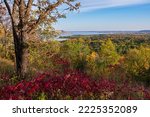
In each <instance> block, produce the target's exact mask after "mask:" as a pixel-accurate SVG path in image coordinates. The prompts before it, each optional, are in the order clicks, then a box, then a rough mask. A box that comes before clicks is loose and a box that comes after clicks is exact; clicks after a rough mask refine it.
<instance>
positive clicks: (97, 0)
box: [77, 0, 150, 11]
mask: <svg viewBox="0 0 150 117" xmlns="http://www.w3.org/2000/svg"><path fill="white" fill-rule="evenodd" d="M77 1H79V2H81V8H80V10H81V11H91V10H95V9H102V8H110V7H119V6H128V5H136V4H147V3H150V0H77Z"/></svg>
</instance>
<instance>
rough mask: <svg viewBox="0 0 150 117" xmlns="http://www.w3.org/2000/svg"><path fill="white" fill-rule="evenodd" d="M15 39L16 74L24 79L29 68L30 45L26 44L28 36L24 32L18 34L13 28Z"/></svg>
mask: <svg viewBox="0 0 150 117" xmlns="http://www.w3.org/2000/svg"><path fill="white" fill-rule="evenodd" d="M13 38H14V45H15V56H16V58H15V59H16V60H15V62H16V72H17V76H18V77H19V78H24V77H25V76H26V74H27V67H28V55H29V52H28V45H27V44H26V42H25V41H26V40H27V39H26V35H25V33H23V32H22V31H21V32H20V33H17V31H16V30H15V28H13Z"/></svg>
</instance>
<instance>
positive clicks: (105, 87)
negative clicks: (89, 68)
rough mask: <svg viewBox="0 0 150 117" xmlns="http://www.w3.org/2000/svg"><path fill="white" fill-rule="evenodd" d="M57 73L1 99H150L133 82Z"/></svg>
mask: <svg viewBox="0 0 150 117" xmlns="http://www.w3.org/2000/svg"><path fill="white" fill-rule="evenodd" d="M55 74H56V73H54V72H53V71H51V72H48V73H44V74H39V75H37V76H36V77H35V78H33V79H32V80H30V81H25V80H23V81H21V82H19V83H17V84H16V85H7V86H5V87H3V88H1V89H0V99H150V91H149V90H148V89H146V88H144V87H143V86H138V85H133V84H131V83H130V81H126V80H125V81H122V83H120V84H116V82H115V81H113V80H107V79H99V80H97V81H95V80H92V79H91V78H90V77H88V76H86V75H85V74H83V73H80V72H78V71H72V70H68V71H65V72H64V75H55Z"/></svg>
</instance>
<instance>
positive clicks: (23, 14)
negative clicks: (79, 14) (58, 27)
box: [3, 0, 80, 77]
mask: <svg viewBox="0 0 150 117" xmlns="http://www.w3.org/2000/svg"><path fill="white" fill-rule="evenodd" d="M3 2H4V4H5V6H6V8H7V11H8V14H9V15H10V18H11V24H12V31H13V39H14V45H15V56H16V71H17V75H18V76H19V77H24V76H25V74H26V73H27V67H28V59H27V58H28V55H29V52H28V43H27V41H28V40H29V39H30V38H31V35H32V34H33V33H34V32H35V31H36V30H37V29H38V28H39V26H40V27H43V28H44V27H46V26H48V25H51V24H52V23H53V22H56V21H57V19H58V18H62V17H65V12H66V11H72V10H77V9H78V8H79V6H80V3H75V0H3Z"/></svg>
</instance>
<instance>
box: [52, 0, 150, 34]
mask: <svg viewBox="0 0 150 117" xmlns="http://www.w3.org/2000/svg"><path fill="white" fill-rule="evenodd" d="M77 1H79V2H81V7H80V11H79V12H72V13H69V14H67V18H66V19H59V20H58V22H57V23H56V24H54V27H55V28H56V29H58V30H65V31H112V30H114V31H120V30H122V31H123V30H148V29H149V30H150V0H77Z"/></svg>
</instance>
